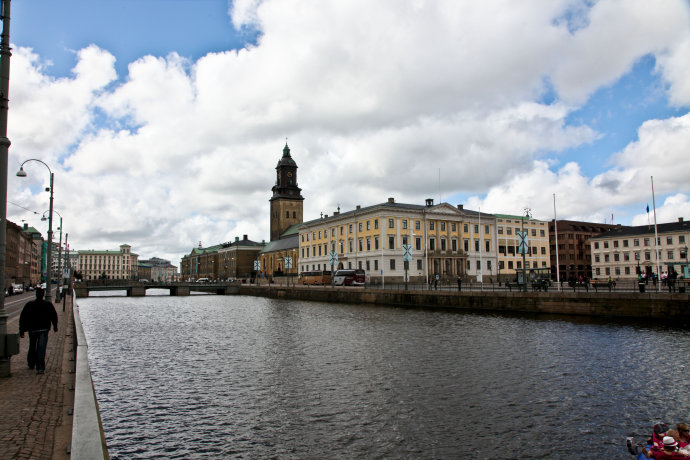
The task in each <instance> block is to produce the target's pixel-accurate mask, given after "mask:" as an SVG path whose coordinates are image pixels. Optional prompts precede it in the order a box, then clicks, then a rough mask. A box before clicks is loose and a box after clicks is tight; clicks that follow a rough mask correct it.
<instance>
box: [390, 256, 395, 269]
mask: <svg viewBox="0 0 690 460" xmlns="http://www.w3.org/2000/svg"><path fill="white" fill-rule="evenodd" d="M390 263H391V270H395V259H391V262H390Z"/></svg>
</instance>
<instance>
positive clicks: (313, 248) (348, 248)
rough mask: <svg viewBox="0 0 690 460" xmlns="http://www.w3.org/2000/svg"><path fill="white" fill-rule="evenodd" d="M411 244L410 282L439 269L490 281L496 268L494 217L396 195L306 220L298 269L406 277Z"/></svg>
mask: <svg viewBox="0 0 690 460" xmlns="http://www.w3.org/2000/svg"><path fill="white" fill-rule="evenodd" d="M406 245H409V250H410V252H411V260H410V261H409V264H408V269H407V276H408V280H409V281H410V282H425V281H427V280H429V279H433V278H435V277H436V275H438V276H439V278H440V279H441V280H444V281H446V282H451V281H452V282H455V280H456V279H457V278H458V277H462V278H465V279H467V278H472V279H473V280H475V279H478V278H479V277H481V278H482V279H483V280H486V281H488V279H489V278H490V277H492V276H495V275H496V273H497V262H498V257H497V256H498V253H497V246H496V219H495V217H494V216H492V215H490V214H485V213H479V212H477V211H470V210H466V209H464V208H463V206H462V205H458V206H457V207H456V206H452V205H450V204H448V203H441V204H438V205H434V204H433V200H431V199H429V200H426V204H425V205H416V204H406V203H396V202H395V199H394V198H389V199H388V201H387V202H384V203H379V204H375V205H372V206H367V207H361V206H357V207H356V208H355V209H354V210H351V211H347V212H336V213H334V214H333V215H332V216H328V215H325V216H322V217H321V218H319V219H315V220H312V221H309V222H305V223H304V224H303V225H302V226H301V227H300V228H299V260H300V262H299V270H300V272H307V271H318V270H330V269H331V266H330V256H329V255H330V253H331V252H334V253H335V254H337V259H338V261H337V265H335V266H334V267H333V268H334V269H335V270H337V269H341V268H358V269H363V270H365V271H366V273H367V275H368V278H369V280H370V282H371V283H374V284H378V283H385V282H386V281H391V282H403V281H404V280H405V263H404V260H403V251H404V247H407V246H406Z"/></svg>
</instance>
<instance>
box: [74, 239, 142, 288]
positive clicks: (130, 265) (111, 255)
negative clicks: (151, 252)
mask: <svg viewBox="0 0 690 460" xmlns="http://www.w3.org/2000/svg"><path fill="white" fill-rule="evenodd" d="M78 257H79V259H78V266H79V272H80V273H81V275H82V279H83V280H97V279H103V280H133V279H137V278H138V274H137V264H138V259H139V255H138V254H134V253H132V247H131V246H130V245H128V244H122V245H120V250H119V251H103V250H88V251H79V256H78Z"/></svg>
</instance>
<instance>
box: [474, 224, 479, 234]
mask: <svg viewBox="0 0 690 460" xmlns="http://www.w3.org/2000/svg"><path fill="white" fill-rule="evenodd" d="M474 233H479V224H474Z"/></svg>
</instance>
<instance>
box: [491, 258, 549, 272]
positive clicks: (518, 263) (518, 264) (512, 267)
mask: <svg viewBox="0 0 690 460" xmlns="http://www.w3.org/2000/svg"><path fill="white" fill-rule="evenodd" d="M498 266H499V268H500V269H501V270H505V268H506V264H505V261H503V260H499V261H498ZM525 268H539V262H537V261H532V262H530V261H529V260H526V261H525ZM541 268H546V262H541ZM520 269H522V261H521V260H518V261H515V262H514V261H512V260H509V261H508V270H520Z"/></svg>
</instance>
